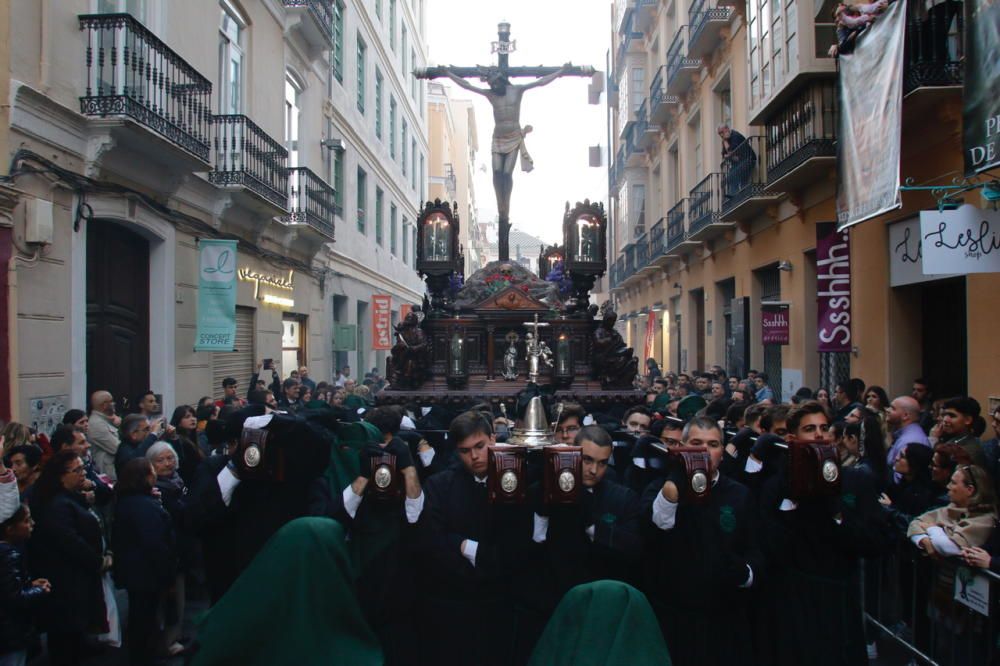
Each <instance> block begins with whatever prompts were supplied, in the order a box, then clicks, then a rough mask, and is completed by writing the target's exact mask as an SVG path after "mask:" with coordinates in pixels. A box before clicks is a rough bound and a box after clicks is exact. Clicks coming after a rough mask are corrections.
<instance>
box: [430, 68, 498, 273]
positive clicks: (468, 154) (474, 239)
mask: <svg viewBox="0 0 1000 666" xmlns="http://www.w3.org/2000/svg"><path fill="white" fill-rule="evenodd" d="M451 93H452V89H451V87H450V86H446V85H443V84H441V83H436V82H431V83H430V84H428V93H427V114H428V128H427V131H428V143H429V144H430V171H429V174H428V176H429V192H430V200H431V201H433V200H435V199H440V200H441V201H448V202H452V203H455V204H457V206H458V215H459V243H460V244H461V245H462V249H463V252H464V255H465V275H472V274H473V273H475V272H476V271H477V270H479V269H480V268H481V267H482V266H483V265H484V264H485V263H486V262H485V261H483V259H484V256H485V248H486V243H485V242H484V239H485V236H484V233H485V232H484V229H483V227H482V226H481V225H480V223H479V219H478V216H477V213H476V190H475V185H474V182H473V175H474V170H475V168H476V153H477V152H478V150H479V139H478V136H477V131H478V130H477V128H476V111H475V109H474V108H473V106H472V102H471V101H469V100H464V99H453V98H452V96H451Z"/></svg>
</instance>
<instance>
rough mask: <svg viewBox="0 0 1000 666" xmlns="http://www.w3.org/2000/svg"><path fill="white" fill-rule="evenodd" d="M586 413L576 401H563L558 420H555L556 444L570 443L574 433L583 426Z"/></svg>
mask: <svg viewBox="0 0 1000 666" xmlns="http://www.w3.org/2000/svg"><path fill="white" fill-rule="evenodd" d="M586 415H587V412H585V411H584V409H583V407H581V406H580V405H578V404H576V403H572V402H566V403H563V408H562V411H561V412H560V413H559V420H558V421H557V422H556V429H555V435H556V436H555V440H556V443H557V444H572V443H573V440H575V439H576V433H578V432H580V429H581V428H582V427H583V419H584V417H585V416H586Z"/></svg>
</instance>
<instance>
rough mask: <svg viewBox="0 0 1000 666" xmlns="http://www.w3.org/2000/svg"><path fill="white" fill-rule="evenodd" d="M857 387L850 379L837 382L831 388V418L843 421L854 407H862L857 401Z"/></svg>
mask: <svg viewBox="0 0 1000 666" xmlns="http://www.w3.org/2000/svg"><path fill="white" fill-rule="evenodd" d="M858 395H859V394H858V392H857V387H856V386H855V385H854V384H853V383H852V382H850V381H846V382H843V381H842V382H837V386H836V387H835V388H834V389H833V420H834V421H843V420H845V419H846V418H847V415H848V414H850V413H851V412H852V411H854V408H855V407H862V406H863V405H862V404H861V403H860V402H858Z"/></svg>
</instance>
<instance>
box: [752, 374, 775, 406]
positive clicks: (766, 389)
mask: <svg viewBox="0 0 1000 666" xmlns="http://www.w3.org/2000/svg"><path fill="white" fill-rule="evenodd" d="M767 380H768V377H767V373H766V372H760V373H757V378H756V379H755V380H754V383H755V384H756V386H757V393H756V395H755V396H754V400H756V401H757V402H763V401H765V400H770V401H772V402H773V401H774V391H773V390H772V389H771V387H770V386H768V383H767Z"/></svg>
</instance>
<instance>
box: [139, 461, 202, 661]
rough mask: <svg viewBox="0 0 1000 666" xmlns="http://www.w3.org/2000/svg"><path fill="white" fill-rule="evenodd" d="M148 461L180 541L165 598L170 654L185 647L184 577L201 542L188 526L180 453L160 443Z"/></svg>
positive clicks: (194, 562) (196, 556) (191, 569)
mask: <svg viewBox="0 0 1000 666" xmlns="http://www.w3.org/2000/svg"><path fill="white" fill-rule="evenodd" d="M146 460H148V461H149V462H150V464H152V465H153V472H154V473H155V474H156V484H155V485H156V489H157V490H158V491H159V493H160V501H161V502H162V504H163V508H164V509H166V511H167V513H168V514H169V515H170V520H171V523H172V525H173V530H174V542H175V543H176V551H177V562H178V572H177V576H176V577H175V578H174V581H173V586H172V587H171V588H170V590H169V592H168V594H167V595H166V598H165V599H164V634H165V636H164V638H165V640H164V642H165V643H166V645H167V646H168V647H167V653H168V654H171V655H174V654H178V653H180V652H181V651H182V650H183V649H184V646H183V645H181V643H180V638H181V629H182V628H183V627H182V620H183V618H184V594H185V593H184V590H185V585H184V582H185V581H184V577H185V575H186V574H188V573H191V572H192V571H193V570H194V568H195V566H196V564H197V558H198V545H197V542H196V541H195V537H194V535H193V534H192V533H191V532H190V531H189V530H188V529H187V521H186V519H185V513H186V511H187V505H188V489H187V486H186V485H185V484H184V479H182V478H181V476H180V474H178V473H177V454H176V453H175V452H174V449H173V447H172V446H170V444H167V443H166V442H157V443H156V444H153V445H152V446H151V447H149V450H148V451H147V452H146Z"/></svg>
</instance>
